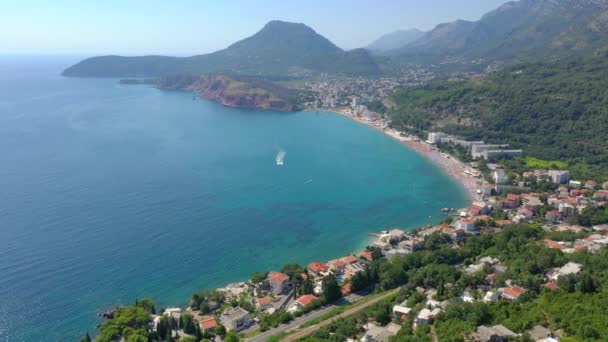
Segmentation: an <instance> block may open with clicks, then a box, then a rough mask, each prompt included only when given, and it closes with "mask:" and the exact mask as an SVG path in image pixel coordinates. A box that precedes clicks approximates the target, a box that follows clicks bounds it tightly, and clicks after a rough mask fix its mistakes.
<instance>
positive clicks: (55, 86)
mask: <svg viewBox="0 0 608 342" xmlns="http://www.w3.org/2000/svg"><path fill="white" fill-rule="evenodd" d="M75 60H76V59H74V58H68V57H23V56H21V57H19V56H12V57H1V58H0V340H1V341H75V340H77V339H78V338H79V336H81V335H83V334H84V333H85V332H87V331H89V332H90V333H91V334H94V333H95V326H96V324H98V323H99V322H100V321H99V318H98V317H97V313H98V312H99V311H100V310H102V309H104V308H107V307H110V306H112V305H115V304H121V303H131V302H132V301H134V300H135V299H136V298H142V297H145V296H148V297H151V298H153V299H154V300H155V301H156V302H157V303H158V304H159V305H160V306H167V305H174V304H185V303H186V301H187V299H188V298H189V297H190V294H191V293H192V292H193V291H195V290H197V289H201V288H212V287H216V286H221V285H224V284H226V283H229V282H234V281H239V280H243V279H245V278H247V277H248V275H249V274H251V272H253V271H259V270H269V269H276V268H279V267H280V266H281V265H283V264H285V263H287V262H300V263H307V262H309V261H312V260H321V261H324V260H328V259H330V258H334V257H338V256H342V255H345V254H347V253H349V252H356V251H359V250H360V249H361V248H362V247H363V246H364V245H365V243H366V240H367V234H368V233H369V232H372V231H378V230H381V229H386V228H392V227H402V228H415V227H417V226H420V225H424V224H428V223H433V222H437V221H438V220H440V219H441V218H442V217H443V216H442V214H441V212H440V209H441V208H443V207H461V206H464V205H466V203H467V199H466V195H465V194H464V192H463V191H462V190H461V189H460V187H459V186H458V185H457V184H455V183H454V182H453V181H452V180H451V179H450V178H448V177H447V176H446V175H445V174H444V173H443V172H442V171H440V170H439V169H438V168H436V167H435V166H434V165H432V164H431V163H429V162H428V161H427V160H425V159H424V158H422V157H420V156H419V155H417V154H416V153H414V152H412V151H410V150H408V149H407V148H406V147H404V146H402V145H401V144H399V143H398V142H396V141H394V140H392V139H390V138H389V137H387V136H385V135H383V134H381V133H379V132H377V131H375V130H373V129H370V128H368V127H365V126H363V125H360V124H358V123H355V122H353V121H350V120H348V119H346V118H344V117H341V116H339V115H335V114H332V113H325V112H313V113H277V112H267V111H257V110H242V109H233V108H226V107H222V106H221V105H218V104H216V103H212V102H208V101H202V100H193V97H192V95H191V94H188V93H181V92H163V91H159V90H156V89H153V88H149V87H146V86H120V85H118V84H117V81H116V80H112V79H68V78H62V77H60V76H59V73H60V71H61V70H62V69H63V68H64V67H66V66H68V65H70V64H71V63H72V62H74V61H75ZM279 151H284V152H286V154H285V159H284V165H283V166H278V165H277V164H276V161H275V157H276V155H277V153H278V152H279Z"/></svg>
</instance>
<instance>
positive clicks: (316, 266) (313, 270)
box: [308, 261, 329, 277]
mask: <svg viewBox="0 0 608 342" xmlns="http://www.w3.org/2000/svg"><path fill="white" fill-rule="evenodd" d="M327 271H329V266H327V265H326V264H324V263H322V262H318V261H314V262H311V263H310V264H308V272H310V274H312V275H314V276H316V277H319V276H321V275H323V274H322V273H326V272H327Z"/></svg>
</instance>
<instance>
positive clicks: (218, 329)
mask: <svg viewBox="0 0 608 342" xmlns="http://www.w3.org/2000/svg"><path fill="white" fill-rule="evenodd" d="M213 332H214V333H215V334H216V335H217V336H222V337H223V336H226V328H225V327H224V326H223V325H218V326H217V327H215V330H214V331H213Z"/></svg>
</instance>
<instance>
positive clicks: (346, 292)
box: [340, 283, 352, 297]
mask: <svg viewBox="0 0 608 342" xmlns="http://www.w3.org/2000/svg"><path fill="white" fill-rule="evenodd" d="M340 291H342V297H345V296H348V295H349V294H350V293H351V291H352V287H351V285H350V283H348V284H344V286H342V288H341V289H340Z"/></svg>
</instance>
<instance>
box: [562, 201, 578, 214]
mask: <svg viewBox="0 0 608 342" xmlns="http://www.w3.org/2000/svg"><path fill="white" fill-rule="evenodd" d="M558 210H559V212H560V213H561V214H562V215H563V216H565V217H568V216H572V215H574V214H576V208H574V206H573V205H572V204H570V203H563V202H562V203H560V204H559V207H558Z"/></svg>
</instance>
